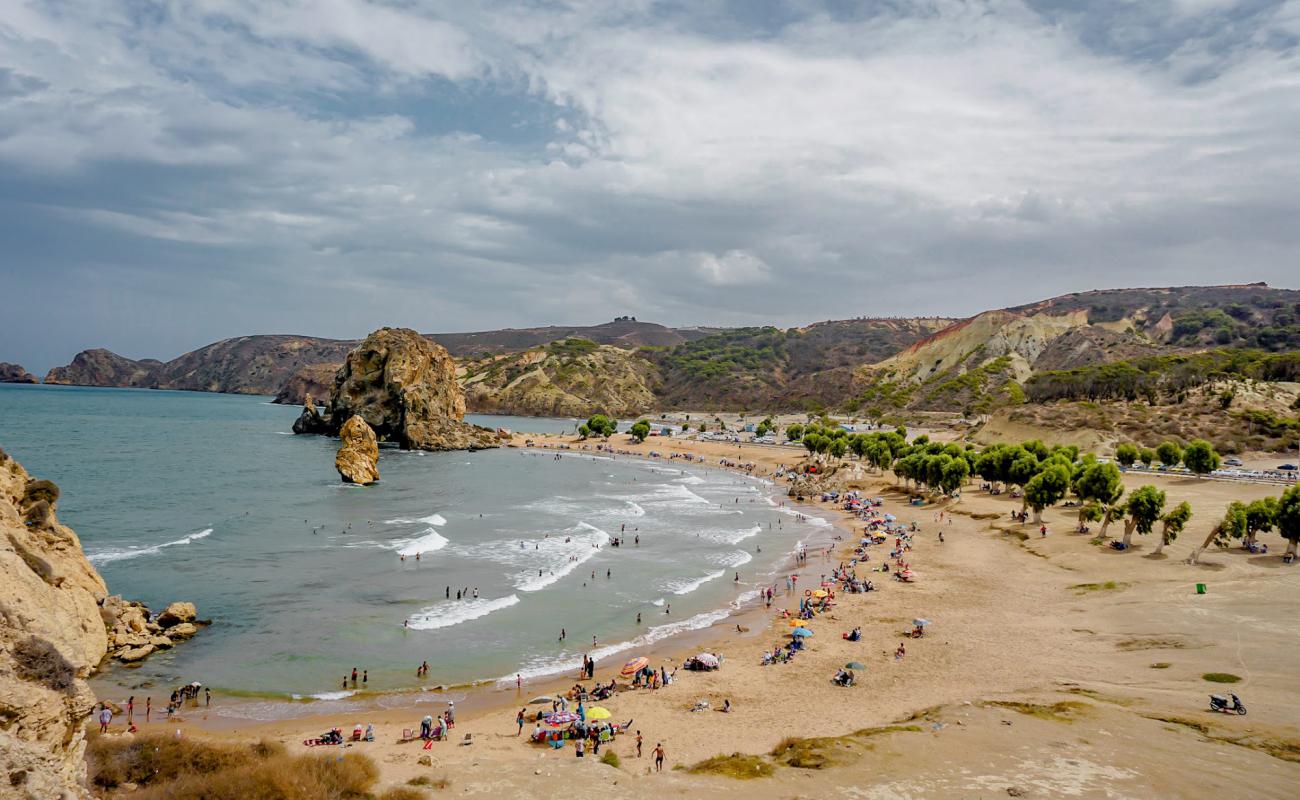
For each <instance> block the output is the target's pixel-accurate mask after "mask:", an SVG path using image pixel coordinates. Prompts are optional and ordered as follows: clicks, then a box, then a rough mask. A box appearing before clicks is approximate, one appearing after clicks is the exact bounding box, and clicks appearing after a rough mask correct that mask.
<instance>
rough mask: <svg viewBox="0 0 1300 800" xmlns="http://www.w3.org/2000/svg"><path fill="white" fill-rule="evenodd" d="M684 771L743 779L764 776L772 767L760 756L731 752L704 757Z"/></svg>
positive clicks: (767, 774) (766, 775) (768, 774)
mask: <svg viewBox="0 0 1300 800" xmlns="http://www.w3.org/2000/svg"><path fill="white" fill-rule="evenodd" d="M686 771H687V772H689V773H691V774H692V775H721V776H723V777H726V778H736V779H737V780H742V781H743V780H752V779H754V778H766V777H768V776H770V775H771V774H772V772H773V767H772V764H771V763H770V762H768V761H767V759H765V758H763V757H762V756H751V755H745V754H743V753H732V754H731V755H729V756H714V757H713V758H706V759H705V760H703V761H701V762H699V763H698V764H695V765H694V766H691V767H687V769H686Z"/></svg>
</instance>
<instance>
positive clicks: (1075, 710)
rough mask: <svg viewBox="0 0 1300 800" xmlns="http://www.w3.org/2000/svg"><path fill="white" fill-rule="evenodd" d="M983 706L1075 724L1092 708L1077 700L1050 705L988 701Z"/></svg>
mask: <svg viewBox="0 0 1300 800" xmlns="http://www.w3.org/2000/svg"><path fill="white" fill-rule="evenodd" d="M982 705H984V706H987V707H991V708H1005V709H1009V710H1011V711H1014V712H1016V713H1017V714H1025V715H1027V716H1031V717H1038V718H1039V719H1045V720H1049V721H1053V722H1073V721H1074V720H1075V719H1076V718H1077V717H1078V716H1080V715H1082V714H1084V713H1086V712H1087V711H1088V709H1090V708H1092V706H1090V705H1089V704H1087V703H1080V702H1078V701H1077V700H1062V701H1061V702H1059V703H1051V704H1050V705H1049V704H1040V703H1020V702H1017V701H1014V700H988V701H985V702H984V703H982Z"/></svg>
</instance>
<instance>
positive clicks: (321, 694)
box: [293, 691, 356, 700]
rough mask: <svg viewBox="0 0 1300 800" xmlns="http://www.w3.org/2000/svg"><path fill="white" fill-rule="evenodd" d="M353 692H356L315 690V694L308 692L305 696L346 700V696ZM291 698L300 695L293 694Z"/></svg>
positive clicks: (314, 698) (316, 698)
mask: <svg viewBox="0 0 1300 800" xmlns="http://www.w3.org/2000/svg"><path fill="white" fill-rule="evenodd" d="M354 694H356V692H353V691H339V692H317V693H316V694H309V695H307V696H308V697H310V698H311V699H313V700H346V699H347V698H349V697H351V696H352V695H354ZM293 699H294V700H301V699H302V695H300V694H295V695H293Z"/></svg>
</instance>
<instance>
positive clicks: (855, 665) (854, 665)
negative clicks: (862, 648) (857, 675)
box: [844, 661, 866, 669]
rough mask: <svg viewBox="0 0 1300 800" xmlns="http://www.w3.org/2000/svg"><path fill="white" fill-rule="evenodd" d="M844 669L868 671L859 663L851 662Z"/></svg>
mask: <svg viewBox="0 0 1300 800" xmlns="http://www.w3.org/2000/svg"><path fill="white" fill-rule="evenodd" d="M844 668H845V669H866V667H865V666H863V665H862V664H860V663H859V662H857V661H850V662H849V663H847V664H845V665H844Z"/></svg>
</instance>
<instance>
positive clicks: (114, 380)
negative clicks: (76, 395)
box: [45, 348, 162, 387]
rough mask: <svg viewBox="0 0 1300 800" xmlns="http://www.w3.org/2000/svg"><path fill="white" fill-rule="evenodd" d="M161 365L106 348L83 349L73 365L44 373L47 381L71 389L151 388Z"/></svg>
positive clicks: (154, 361)
mask: <svg viewBox="0 0 1300 800" xmlns="http://www.w3.org/2000/svg"><path fill="white" fill-rule="evenodd" d="M161 366H162V362H161V361H156V360H154V359H152V358H146V359H143V360H140V361H135V360H133V359H130V358H127V357H126V356H119V355H118V354H117V353H114V352H112V351H111V350H104V349H103V348H99V349H95V350H83V351H81V352H80V353H77V355H76V357H75V358H73V359H72V363H71V364H68V365H67V366H66V367H55V368H54V369H52V370H50V371H49V372H47V373H45V382H46V383H59V384H66V385H69V386H118V387H141V386H150V385H152V383H153V374H154V372H155V371H156V370H157V369H158V368H159V367H161Z"/></svg>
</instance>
